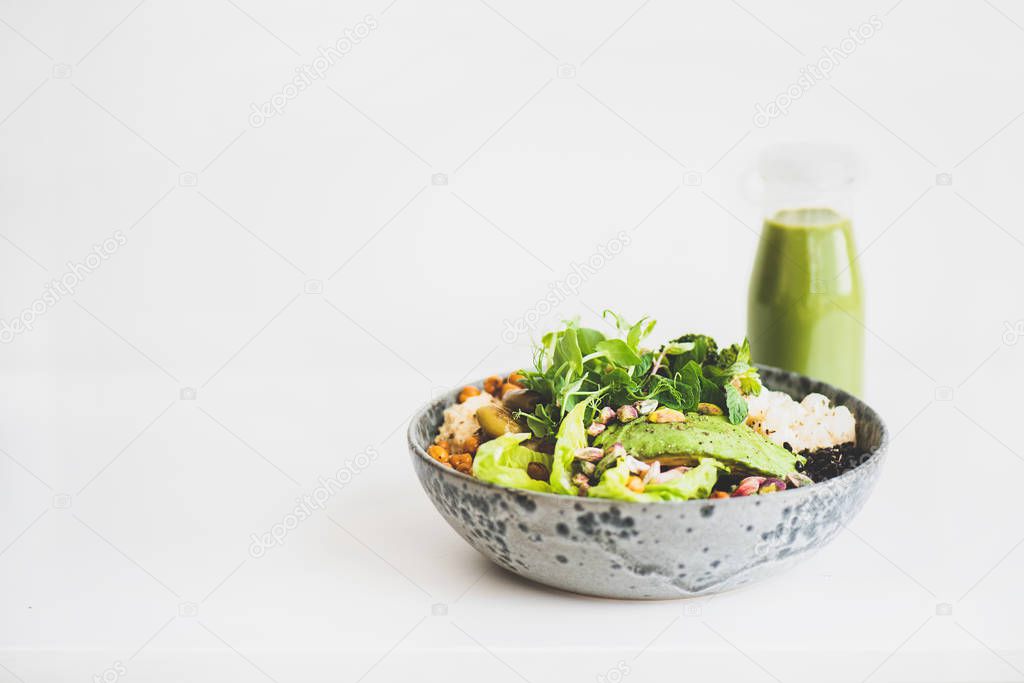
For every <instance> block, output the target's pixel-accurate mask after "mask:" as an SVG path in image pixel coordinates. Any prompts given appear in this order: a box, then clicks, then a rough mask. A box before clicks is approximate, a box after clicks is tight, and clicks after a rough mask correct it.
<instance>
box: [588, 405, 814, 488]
mask: <svg viewBox="0 0 1024 683" xmlns="http://www.w3.org/2000/svg"><path fill="white" fill-rule="evenodd" d="M615 442H619V443H621V444H622V446H623V448H625V449H626V452H627V453H629V454H630V455H632V456H633V457H635V458H638V459H640V460H648V461H651V460H658V461H660V462H661V466H662V468H663V469H664V468H669V467H678V466H680V465H686V466H691V467H692V466H695V465H697V464H698V463H699V462H700V459H701V458H714V459H715V460H718V461H719V462H721V463H723V464H725V465H726V466H728V467H729V469H730V470H731V471H732V473H733V474H760V475H766V476H771V477H784V476H786V475H787V474H789V473H791V472H794V471H796V465H797V462H801V461H802V460H803V458H801V457H800V456H798V455H795V454H793V453H790V452H789V451H787V450H786V449H785V448H783V447H782V446H778V445H776V444H774V443H772V442H771V441H769V440H768V439H766V438H764V437H763V436H761V435H760V434H758V433H757V432H755V431H754V430H753V429H751V428H750V427H748V426H746V425H744V424H739V425H734V424H731V423H730V422H729V420H727V419H726V418H725V417H723V416H720V415H698V414H696V413H687V414H686V422H672V423H653V422H648V421H647V420H644V419H642V418H641V419H638V420H634V421H632V422H629V423H626V424H614V425H611V426H609V427H608V429H606V430H605V431H604V432H602V433H601V434H600V435H599V436H598V437H597V438H596V439H595V440H594V445H595V446H599V447H602V448H606V447H608V446H611V445H612V444H614V443H615Z"/></svg>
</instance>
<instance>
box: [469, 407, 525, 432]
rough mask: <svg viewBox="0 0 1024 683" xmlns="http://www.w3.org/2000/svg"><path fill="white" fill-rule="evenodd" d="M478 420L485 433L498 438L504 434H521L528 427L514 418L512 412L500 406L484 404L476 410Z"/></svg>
mask: <svg viewBox="0 0 1024 683" xmlns="http://www.w3.org/2000/svg"><path fill="white" fill-rule="evenodd" d="M476 419H477V422H479V423H480V426H481V427H482V428H483V430H484V434H486V435H487V436H488V437H490V438H492V439H496V438H498V437H499V436H501V435H502V434H519V433H522V432H525V431H526V428H525V427H523V426H522V425H520V424H519V423H518V422H516V421H515V420H514V419H512V414H511V413H510V412H508V411H507V410H505V409H504V408H500V407H498V406H483V407H482V408H480V409H479V410H477V411H476Z"/></svg>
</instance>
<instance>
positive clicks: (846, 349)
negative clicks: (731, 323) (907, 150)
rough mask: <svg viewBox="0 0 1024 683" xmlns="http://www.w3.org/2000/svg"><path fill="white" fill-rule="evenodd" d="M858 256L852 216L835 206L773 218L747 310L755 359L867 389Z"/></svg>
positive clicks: (853, 390)
mask: <svg viewBox="0 0 1024 683" xmlns="http://www.w3.org/2000/svg"><path fill="white" fill-rule="evenodd" d="M856 253H857V252H856V249H855V248H854V241H853V229H852V227H851V225H850V221H849V219H847V218H845V217H843V216H841V215H840V214H838V213H837V212H835V211H833V210H832V209H825V208H807V209H787V210H784V211H779V212H778V213H776V214H775V215H774V216H773V217H771V218H769V219H768V220H766V221H765V223H764V230H763V231H762V233H761V242H760V244H759V246H758V250H757V257H756V259H755V261H754V270H753V273H752V274H751V277H750V295H749V300H748V308H747V335H748V336H749V337H750V346H751V353H752V356H753V358H754V360H756V361H757V362H759V363H765V364H767V365H775V366H778V367H781V368H785V369H786V370H793V371H796V372H800V373H803V374H806V375H809V376H810V377H813V378H815V379H820V380H824V381H826V382H828V383H830V384H834V385H836V386H838V387H841V388H842V389H845V390H846V391H849V392H850V393H852V394H855V395H859V394H860V393H861V383H862V374H863V366H864V327H863V325H862V324H861V322H862V321H863V320H864V302H863V299H862V296H861V280H860V271H859V269H858V267H857V262H856V260H855V256H856Z"/></svg>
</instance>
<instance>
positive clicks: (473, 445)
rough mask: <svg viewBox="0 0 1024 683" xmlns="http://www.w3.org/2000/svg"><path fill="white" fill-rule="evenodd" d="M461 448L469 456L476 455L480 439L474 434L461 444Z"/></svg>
mask: <svg viewBox="0 0 1024 683" xmlns="http://www.w3.org/2000/svg"><path fill="white" fill-rule="evenodd" d="M462 447H463V448H464V449H465V451H466V452H467V453H469V454H470V455H476V449H478V448H480V437H479V436H477V435H475V434H474V435H473V436H471V437H469V438H468V439H466V441H465V443H463V444H462Z"/></svg>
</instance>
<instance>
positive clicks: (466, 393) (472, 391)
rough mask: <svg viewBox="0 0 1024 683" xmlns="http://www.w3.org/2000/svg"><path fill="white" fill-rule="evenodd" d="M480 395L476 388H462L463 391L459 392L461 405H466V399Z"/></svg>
mask: <svg viewBox="0 0 1024 683" xmlns="http://www.w3.org/2000/svg"><path fill="white" fill-rule="evenodd" d="M479 395H480V390H479V389H477V388H476V387H474V386H466V387H462V391H460V392H459V403H465V402H466V399H468V398H471V397H473V396H479Z"/></svg>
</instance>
